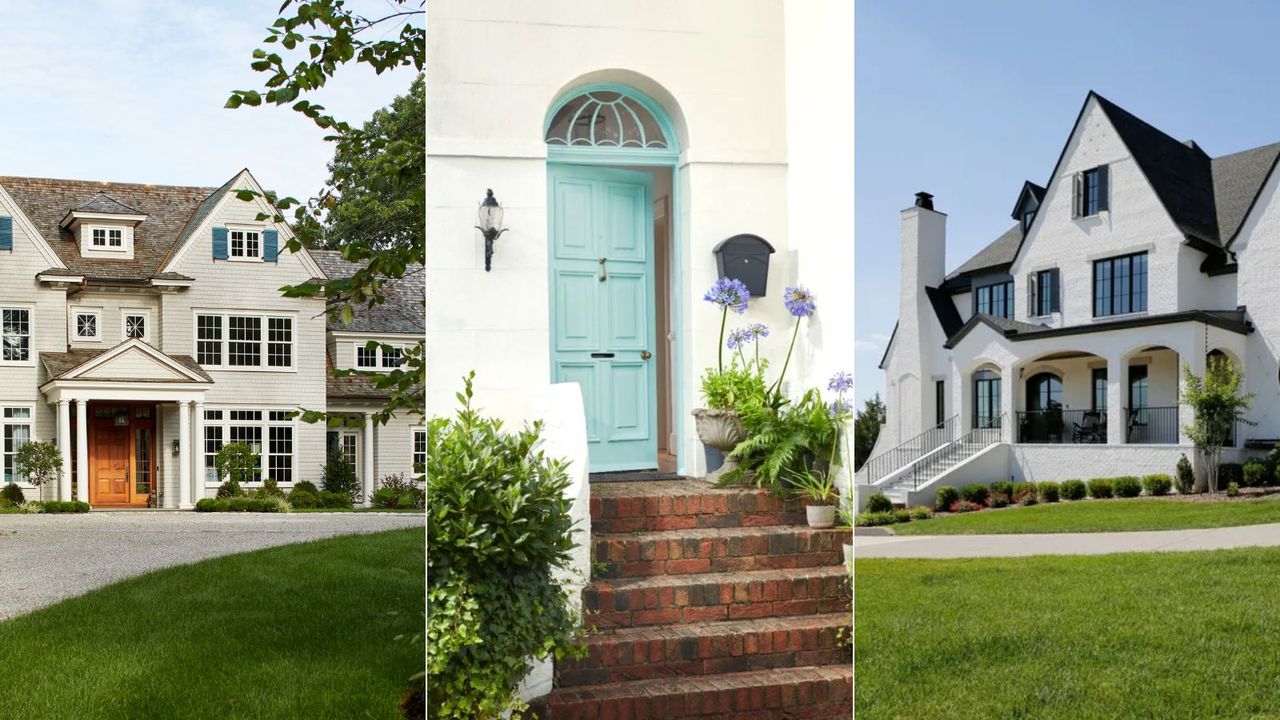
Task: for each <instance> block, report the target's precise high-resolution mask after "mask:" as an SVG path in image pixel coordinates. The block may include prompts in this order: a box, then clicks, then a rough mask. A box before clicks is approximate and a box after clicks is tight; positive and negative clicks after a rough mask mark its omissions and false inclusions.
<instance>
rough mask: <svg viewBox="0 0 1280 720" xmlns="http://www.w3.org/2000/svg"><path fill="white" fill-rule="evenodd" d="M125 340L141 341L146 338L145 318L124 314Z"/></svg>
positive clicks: (134, 314) (140, 315) (138, 315)
mask: <svg viewBox="0 0 1280 720" xmlns="http://www.w3.org/2000/svg"><path fill="white" fill-rule="evenodd" d="M124 336H125V339H128V340H132V339H138V340H141V339H143V338H145V337H146V336H147V316H146V315H143V314H137V313H126V314H125V316H124Z"/></svg>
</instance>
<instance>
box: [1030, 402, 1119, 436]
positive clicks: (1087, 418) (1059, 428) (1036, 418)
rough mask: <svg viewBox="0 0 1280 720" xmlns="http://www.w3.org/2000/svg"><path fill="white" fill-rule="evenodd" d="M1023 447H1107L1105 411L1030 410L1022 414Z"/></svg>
mask: <svg viewBox="0 0 1280 720" xmlns="http://www.w3.org/2000/svg"><path fill="white" fill-rule="evenodd" d="M1017 415H1018V442H1020V443H1105V442H1106V441H1107V413H1106V411H1105V410H1066V409H1063V408H1049V409H1047V410H1028V411H1022V412H1019V413H1018V414H1017Z"/></svg>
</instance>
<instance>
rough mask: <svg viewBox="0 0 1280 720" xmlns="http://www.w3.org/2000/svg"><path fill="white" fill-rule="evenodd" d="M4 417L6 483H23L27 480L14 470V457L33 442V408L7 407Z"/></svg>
mask: <svg viewBox="0 0 1280 720" xmlns="http://www.w3.org/2000/svg"><path fill="white" fill-rule="evenodd" d="M3 415H4V481H5V482H7V483H12V482H23V481H25V480H26V478H24V477H22V476H21V475H19V474H18V472H17V470H16V469H15V468H14V456H16V455H17V454H18V450H19V449H20V448H21V447H22V446H23V445H26V444H27V443H28V442H31V408H29V407H6V408H4V411H3Z"/></svg>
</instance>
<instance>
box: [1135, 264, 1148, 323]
mask: <svg viewBox="0 0 1280 720" xmlns="http://www.w3.org/2000/svg"><path fill="white" fill-rule="evenodd" d="M1132 287H1133V303H1132V310H1133V312H1143V311H1145V310H1146V309H1147V254H1146V253H1142V254H1140V255H1134V256H1133V282H1132Z"/></svg>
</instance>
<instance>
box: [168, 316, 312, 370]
mask: <svg viewBox="0 0 1280 720" xmlns="http://www.w3.org/2000/svg"><path fill="white" fill-rule="evenodd" d="M201 315H219V316H221V317H222V339H221V340H220V341H219V342H221V343H222V356H221V359H222V364H220V365H209V364H205V363H200V367H202V368H204V369H205V370H217V371H219V372H272V373H280V372H287V373H296V372H298V313H296V312H293V311H287V312H267V313H262V312H253V311H245V310H208V309H195V310H192V315H191V357H193V358H195V359H196V362H198V363H199V362H200V352H199V348H200V316H201ZM232 316H235V317H256V318H260V319H261V320H262V326H261V337H260V338H259V341H258V344H259V354H258V357H259V358H260V359H261V364H259V365H256V366H254V365H231V364H229V363H228V361H229V360H230V350H231V340H230V336H231V323H230V321H229V320H228V318H230V317H232ZM271 318H287V319H288V320H289V321H290V323H291V327H292V328H293V332H292V339H291V340H290V341H289V345H290V347H291V350H290V352H289V365H288V366H281V367H272V366H270V365H268V364H267V349H268V348H267V343H268V338H269V337H270V334H271V333H270V322H269V321H270V319H271Z"/></svg>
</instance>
